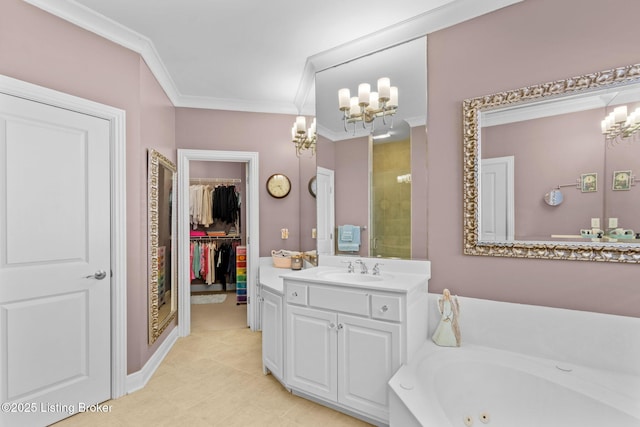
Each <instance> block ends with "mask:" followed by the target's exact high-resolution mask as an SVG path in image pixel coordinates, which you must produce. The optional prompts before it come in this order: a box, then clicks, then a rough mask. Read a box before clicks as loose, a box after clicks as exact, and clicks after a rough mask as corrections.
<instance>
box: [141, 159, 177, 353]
mask: <svg viewBox="0 0 640 427" xmlns="http://www.w3.org/2000/svg"><path fill="white" fill-rule="evenodd" d="M147 186H148V196H147V197H148V216H149V218H148V226H149V231H148V235H149V252H148V258H149V266H148V269H149V279H148V290H149V296H148V301H149V307H148V316H149V319H148V324H149V344H153V343H154V342H155V341H156V340H157V339H158V337H159V336H160V334H162V331H164V330H165V329H166V328H167V326H168V325H169V323H170V322H171V321H172V320H173V319H174V318H175V317H176V314H177V295H178V294H177V282H176V277H177V276H176V265H177V264H176V244H175V242H176V231H177V229H176V220H177V218H176V205H175V203H174V200H175V197H174V196H175V194H174V190H175V188H176V166H175V165H174V164H173V163H172V162H171V161H170V160H169V159H167V158H166V157H165V156H163V155H162V154H160V153H158V152H157V151H156V150H152V149H151V150H149V153H148V182H147Z"/></svg>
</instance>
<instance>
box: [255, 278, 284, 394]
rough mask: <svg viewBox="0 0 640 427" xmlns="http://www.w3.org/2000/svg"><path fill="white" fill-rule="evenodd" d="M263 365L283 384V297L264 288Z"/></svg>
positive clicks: (262, 295) (262, 301) (262, 299)
mask: <svg viewBox="0 0 640 427" xmlns="http://www.w3.org/2000/svg"><path fill="white" fill-rule="evenodd" d="M260 301H261V303H262V365H263V369H264V370H265V373H267V372H271V374H272V375H273V376H274V377H276V378H277V379H278V380H280V381H281V382H282V379H283V373H284V372H283V342H282V295H281V294H279V293H277V292H274V291H272V290H270V289H269V288H267V287H262V289H261V293H260Z"/></svg>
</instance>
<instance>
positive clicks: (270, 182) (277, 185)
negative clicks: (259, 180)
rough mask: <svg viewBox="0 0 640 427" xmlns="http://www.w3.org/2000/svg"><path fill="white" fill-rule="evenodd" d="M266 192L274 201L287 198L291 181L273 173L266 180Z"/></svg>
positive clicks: (284, 176)
mask: <svg viewBox="0 0 640 427" xmlns="http://www.w3.org/2000/svg"><path fill="white" fill-rule="evenodd" d="M267 191H268V192H269V195H270V196H272V197H275V198H276V199H282V198H284V197H287V195H288V194H289V192H290V191H291V181H289V178H288V177H287V176H286V175H283V174H281V173H274V174H273V175H271V176H270V177H269V179H267Z"/></svg>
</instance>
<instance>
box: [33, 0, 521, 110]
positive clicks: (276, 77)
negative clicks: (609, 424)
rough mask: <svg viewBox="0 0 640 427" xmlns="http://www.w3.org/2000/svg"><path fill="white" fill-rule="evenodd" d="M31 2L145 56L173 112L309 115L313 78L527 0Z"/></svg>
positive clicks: (93, 0) (311, 104) (147, 0)
mask: <svg viewBox="0 0 640 427" xmlns="http://www.w3.org/2000/svg"><path fill="white" fill-rule="evenodd" d="M25 1H27V2H28V3H31V4H33V5H35V6H37V7H39V8H41V9H44V10H46V11H48V12H50V13H53V14H55V15H57V16H59V17H61V18H63V19H66V20H68V21H70V22H72V23H74V24H76V25H79V26H81V27H83V28H86V29H88V30H90V31H93V32H95V33H97V34H99V35H101V36H103V37H105V38H108V39H110V40H112V41H114V42H116V43H118V44H121V45H123V46H125V47H127V48H129V49H132V50H135V51H137V52H139V53H140V54H141V55H142V57H143V58H144V59H145V62H146V63H147V64H148V65H149V67H150V69H151V71H152V72H153V74H154V75H155V77H156V78H157V79H158V81H159V83H160V84H161V86H162V87H163V89H164V90H165V92H166V93H167V96H168V97H169V98H170V99H171V101H172V102H173V104H174V105H175V106H178V107H181V106H184V107H195V108H214V109H225V110H234V111H255V112H269V113H285V114H308V115H313V114H315V99H314V98H315V97H314V76H315V73H316V72H317V71H320V70H323V69H327V68H330V67H333V66H335V65H337V64H340V63H343V62H347V61H350V60H352V59H353V58H356V57H360V56H363V55H367V54H369V53H371V52H375V51H377V50H380V49H385V48H387V47H389V46H391V45H394V44H398V43H401V42H404V41H407V40H411V39H414V38H416V37H419V36H422V35H424V34H426V33H428V32H432V31H435V30H438V29H441V28H445V27H447V26H450V25H454V24H456V23H458V22H461V21H464V20H466V19H471V18H473V17H475V16H478V15H481V14H484V13H487V12H490V11H492V10H495V9H498V8H501V7H504V6H507V5H509V4H512V3H516V2H519V1H522V0H483V1H482V2H478V1H477V0H394V2H393V4H392V6H391V4H390V3H389V2H388V1H382V0H367V1H363V0H349V1H339V0H321V1H313V2H302V1H299V0H270V1H264V0H234V1H231V0H227V1H222V0H180V1H176V0H25ZM478 3H482V4H478ZM336 96H337V95H336ZM336 102H337V101H336Z"/></svg>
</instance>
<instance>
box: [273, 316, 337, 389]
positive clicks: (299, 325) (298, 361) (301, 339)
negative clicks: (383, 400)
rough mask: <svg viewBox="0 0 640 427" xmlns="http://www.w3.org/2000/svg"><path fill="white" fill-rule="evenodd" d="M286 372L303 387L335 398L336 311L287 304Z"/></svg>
mask: <svg viewBox="0 0 640 427" xmlns="http://www.w3.org/2000/svg"><path fill="white" fill-rule="evenodd" d="M287 310H288V314H287V316H288V319H287V322H288V323H287V365H286V367H285V369H286V370H287V376H286V378H285V382H286V383H287V384H288V385H289V386H291V387H293V388H297V389H299V390H302V391H306V392H309V393H313V394H315V395H316V396H319V397H323V398H325V399H329V400H333V401H335V400H336V398H337V392H338V370H337V369H338V368H337V366H336V365H337V351H338V349H337V342H338V337H337V334H336V331H337V329H336V328H337V326H336V314H335V313H330V312H327V311H320V310H313V309H310V308H304V307H294V306H287Z"/></svg>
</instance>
